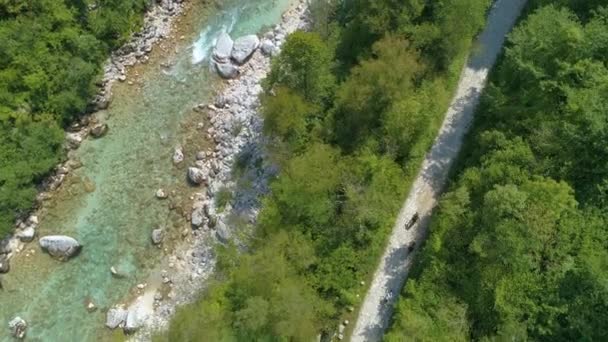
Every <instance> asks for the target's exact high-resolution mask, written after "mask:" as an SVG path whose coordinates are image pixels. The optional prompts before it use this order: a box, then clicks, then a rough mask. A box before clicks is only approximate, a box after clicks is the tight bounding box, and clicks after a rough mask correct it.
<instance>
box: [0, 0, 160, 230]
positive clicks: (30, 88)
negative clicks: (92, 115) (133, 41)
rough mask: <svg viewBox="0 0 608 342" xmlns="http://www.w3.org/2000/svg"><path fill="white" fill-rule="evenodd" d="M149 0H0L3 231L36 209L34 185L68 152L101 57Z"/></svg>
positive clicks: (123, 35) (0, 216)
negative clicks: (67, 141)
mask: <svg viewBox="0 0 608 342" xmlns="http://www.w3.org/2000/svg"><path fill="white" fill-rule="evenodd" d="M147 3H149V2H148V1H146V0H101V1H96V2H95V4H93V2H92V1H87V0H64V1H55V0H32V1H5V0H1V1H0V238H2V237H4V235H6V234H7V233H9V232H10V231H11V230H12V229H13V225H14V223H15V219H16V218H17V217H18V216H19V215H20V214H23V213H24V212H25V211H27V210H29V209H30V208H31V206H32V204H33V201H34V198H35V196H36V189H35V184H37V183H39V182H40V181H41V180H42V179H43V178H44V176H45V175H47V174H48V173H49V172H50V171H51V169H52V168H53V167H55V166H56V165H57V163H58V162H59V160H60V159H61V158H62V153H63V151H62V149H61V146H62V144H63V141H64V134H63V131H62V127H64V126H65V125H67V124H69V123H71V122H72V121H73V120H74V119H75V118H76V117H77V116H78V115H79V114H81V113H83V112H84V111H85V110H86V109H87V105H88V103H89V101H90V100H91V98H92V96H93V95H94V93H95V92H96V87H95V83H96V81H98V80H99V79H100V77H101V72H102V68H101V66H102V64H103V62H104V61H105V60H106V58H107V57H108V56H109V54H110V51H111V50H112V49H114V48H116V47H118V46H120V45H121V44H122V43H123V42H125V41H126V39H127V38H128V37H129V36H130V34H131V33H132V32H133V31H134V30H135V29H136V28H138V27H139V26H140V24H141V21H142V19H143V12H144V10H145V6H146V4H147ZM68 66H69V67H68Z"/></svg>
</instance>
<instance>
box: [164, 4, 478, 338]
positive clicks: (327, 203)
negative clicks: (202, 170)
mask: <svg viewBox="0 0 608 342" xmlns="http://www.w3.org/2000/svg"><path fill="white" fill-rule="evenodd" d="M489 4H490V1H489V0H464V1H463V0H445V1H437V2H432V3H431V2H427V1H421V0H408V1H394V0H381V1H343V2H342V1H322V0H321V1H314V2H313V3H312V4H311V7H310V12H311V15H312V17H313V22H314V24H313V28H312V30H311V32H296V33H294V34H292V35H291V36H289V37H288V39H287V41H286V43H285V44H284V45H283V48H282V53H281V54H280V55H279V56H278V57H276V58H275V59H274V60H273V63H272V69H271V72H270V74H269V76H268V78H267V80H266V83H265V95H263V98H262V105H263V109H262V115H263V116H264V119H265V124H264V130H265V133H266V135H267V137H268V139H269V140H270V141H271V143H270V144H269V149H270V159H271V160H269V161H267V162H271V163H273V164H275V165H278V166H279V168H280V170H281V171H280V173H279V175H278V176H277V177H276V178H275V179H274V180H273V181H272V184H271V190H272V191H271V194H269V195H268V196H266V197H265V198H264V199H263V208H262V211H261V213H260V216H259V220H258V226H257V230H256V232H255V236H254V237H253V238H252V239H251V240H250V241H249V247H248V248H247V251H245V252H244V253H239V252H237V251H238V249H237V247H235V246H226V247H220V248H219V249H218V256H219V260H218V272H217V274H216V277H215V279H214V280H213V281H212V282H211V284H210V285H209V286H208V288H207V289H206V290H205V291H204V293H202V294H201V298H200V299H199V300H198V301H196V302H195V303H193V304H190V305H187V306H185V307H183V308H181V309H180V310H178V312H177V313H176V315H175V316H174V318H173V320H172V322H171V326H170V329H169V331H167V332H166V333H165V334H163V335H161V336H157V340H170V341H200V340H206V341H231V340H239V341H242V340H246V341H279V340H293V341H310V340H312V339H314V338H315V337H316V336H317V335H318V334H319V333H320V332H327V333H331V332H332V331H333V330H334V329H335V320H336V319H337V318H338V317H339V316H340V314H341V313H343V312H344V311H346V310H347V309H349V308H352V307H354V306H356V305H357V304H358V303H359V301H360V300H361V299H362V298H360V297H359V294H364V291H365V289H364V288H362V287H361V285H360V282H361V280H363V279H367V277H368V276H369V274H370V273H371V272H372V271H373V268H374V267H375V266H376V260H377V256H378V255H379V253H380V252H381V250H382V248H383V245H384V242H385V239H386V236H387V234H388V233H389V232H390V229H391V227H392V225H393V222H394V218H395V215H396V213H397V212H398V209H399V207H400V205H401V202H402V200H403V197H404V195H405V193H406V191H407V190H408V186H409V182H410V181H411V180H412V179H413V177H414V176H415V174H416V172H417V170H418V167H419V164H420V161H421V160H422V158H423V156H424V154H425V152H426V150H427V149H428V147H429V146H430V144H431V143H432V141H433V139H434V136H435V134H436V132H437V129H438V126H439V124H440V123H441V121H442V119H443V118H442V115H443V113H444V112H445V108H447V106H448V102H449V100H450V96H451V91H452V90H453V87H454V85H455V83H456V81H457V79H458V75H459V73H460V70H461V68H462V65H463V61H464V58H465V56H466V55H467V54H468V51H469V50H470V48H471V41H472V38H473V37H474V35H475V34H476V33H477V32H478V31H479V30H480V29H481V28H482V27H483V25H484V21H485V20H484V19H485V14H486V10H487V8H488V6H489ZM464 17H466V18H467V20H462V18H464Z"/></svg>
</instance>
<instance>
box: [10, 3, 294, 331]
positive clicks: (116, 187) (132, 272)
mask: <svg viewBox="0 0 608 342" xmlns="http://www.w3.org/2000/svg"><path fill="white" fill-rule="evenodd" d="M193 1H198V2H199V3H201V4H195V5H194V6H193V8H192V11H191V12H190V13H189V14H188V15H187V16H186V17H185V18H184V20H183V22H185V23H184V24H182V25H181V26H182V31H183V32H180V33H179V35H184V38H185V39H184V40H183V41H179V42H178V43H177V48H175V47H174V46H171V49H170V52H168V53H166V54H163V53H162V52H159V50H158V48H156V50H155V53H154V55H153V56H152V58H151V60H150V62H149V63H148V64H147V65H142V66H138V67H136V68H135V69H134V70H133V71H137V73H138V75H139V76H137V75H134V74H135V73H134V72H131V73H130V75H129V80H131V81H133V83H134V84H133V85H129V84H127V83H124V84H116V85H115V86H114V89H113V92H114V99H113V103H112V105H111V107H110V108H109V110H107V111H105V112H103V113H99V114H100V116H101V117H103V118H105V120H104V121H105V122H107V123H108V125H109V126H110V131H109V133H108V135H107V136H106V137H104V138H102V139H99V140H86V141H85V142H84V143H83V144H82V146H81V147H80V149H79V150H78V151H77V156H78V158H79V159H80V160H81V161H82V163H83V167H81V168H80V169H78V170H75V171H74V172H73V173H71V174H70V176H69V177H68V179H67V180H66V182H65V183H64V184H63V185H62V187H61V188H60V190H59V191H58V192H57V193H56V194H55V197H54V199H53V200H52V201H49V203H48V204H47V205H46V207H45V212H44V213H43V215H42V217H41V223H40V227H39V229H38V234H39V235H49V234H66V235H70V236H73V237H75V238H76V239H78V240H79V241H80V242H81V244H83V246H84V248H83V251H82V253H81V254H80V255H79V256H78V257H76V258H74V259H72V260H70V261H68V262H65V263H62V262H58V261H55V260H53V259H51V258H50V257H49V256H48V255H46V254H44V253H42V252H41V251H40V248H39V247H38V245H37V242H36V241H34V242H33V243H30V244H28V245H27V246H26V249H25V251H24V252H22V253H21V254H19V255H18V256H16V257H15V258H13V260H12V264H13V269H12V270H11V272H10V273H9V274H7V275H5V276H4V277H3V285H4V291H0V340H1V341H11V337H10V335H9V329H8V327H7V324H8V322H9V320H10V319H12V318H13V317H14V316H21V317H22V318H24V319H25V320H26V321H27V322H28V325H29V326H28V330H27V337H26V340H27V341H45V342H46V341H58V342H68V341H78V342H80V341H100V340H110V339H112V338H113V337H115V334H119V333H117V332H115V333H112V332H110V331H109V330H107V329H105V328H104V322H105V312H106V310H107V309H108V308H109V307H110V306H111V305H113V304H115V303H117V302H120V301H121V300H125V299H126V298H128V297H129V295H130V294H129V289H131V288H133V287H134V286H135V285H136V284H137V282H138V281H143V280H144V279H145V278H146V275H147V274H148V273H149V271H150V269H151V268H153V267H154V265H155V264H157V263H158V262H159V260H160V258H161V257H162V256H163V255H166V253H165V252H164V251H162V250H160V249H158V248H156V247H154V246H152V243H151V241H150V232H151V231H152V230H153V229H154V228H156V227H158V226H161V227H164V228H165V229H167V230H168V231H170V232H171V234H172V235H176V236H177V235H179V232H181V231H182V230H183V229H185V228H187V227H189V225H188V223H187V222H185V220H184V219H183V216H182V215H180V210H179V207H180V206H182V205H183V208H186V209H187V207H186V203H187V202H188V197H189V195H190V193H191V192H192V191H193V189H189V188H188V186H187V185H186V179H185V174H186V173H185V167H186V166H187V165H188V164H189V163H191V162H192V161H193V159H194V153H195V152H196V151H197V150H199V149H204V148H205V146H206V143H205V141H204V139H203V135H202V133H201V132H200V131H197V130H196V123H197V122H203V121H204V120H205V118H204V114H197V113H194V112H193V111H192V107H193V106H194V105H196V104H198V103H201V102H205V101H206V100H209V99H210V97H211V96H212V94H213V91H214V87H215V86H216V85H217V84H218V83H219V80H218V78H217V77H216V76H215V75H214V74H213V73H211V72H210V70H209V63H208V57H209V53H210V51H211V48H212V46H213V43H214V41H215V39H216V38H217V36H218V35H219V33H220V32H222V31H228V32H230V33H231V34H232V36H233V37H238V36H240V35H243V34H249V33H256V32H260V30H262V29H264V28H265V27H269V26H271V25H274V24H276V23H278V22H279V21H280V17H281V14H282V13H283V11H284V10H285V9H287V7H288V5H289V3H290V0H229V1H217V2H221V3H222V6H221V7H222V8H213V9H209V8H203V7H204V6H208V5H203V4H202V2H203V1H201V0H193ZM205 3H207V2H205ZM179 35H178V36H179ZM174 49H175V50H174ZM167 62H168V63H170V65H172V66H171V67H169V68H164V67H161V64H162V63H167ZM186 142H188V144H187V145H185V146H184V147H185V149H186V161H185V162H184V163H183V165H182V166H181V167H175V166H173V165H172V163H171V155H172V152H173V148H174V147H175V146H176V145H180V144H185V143H186ZM161 187H162V188H164V189H165V190H166V191H169V192H170V191H173V190H175V191H176V192H177V194H178V195H177V196H175V197H174V199H173V201H174V202H175V203H176V206H177V207H178V210H169V206H168V201H160V200H158V199H156V198H155V196H154V193H155V191H156V189H158V188H161ZM180 196H181V198H180ZM112 266H114V267H115V268H116V269H118V270H119V272H122V273H125V274H126V275H127V276H126V277H125V278H123V279H117V278H114V277H112V276H111V274H110V268H111V267H112ZM88 300H91V301H92V302H93V303H94V304H95V305H96V306H97V308H98V309H97V310H96V311H95V312H92V313H89V312H88V311H87V309H86V306H85V305H86V304H85V303H86V302H87V301H88Z"/></svg>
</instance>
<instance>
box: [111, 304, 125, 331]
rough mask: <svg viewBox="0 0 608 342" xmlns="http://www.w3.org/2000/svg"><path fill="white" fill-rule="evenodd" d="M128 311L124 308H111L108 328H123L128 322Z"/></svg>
mask: <svg viewBox="0 0 608 342" xmlns="http://www.w3.org/2000/svg"><path fill="white" fill-rule="evenodd" d="M127 314H128V311H127V310H125V309H123V308H111V309H110V310H108V313H107V315H106V327H108V328H110V329H116V328H118V327H123V326H124V324H125V322H126V320H127Z"/></svg>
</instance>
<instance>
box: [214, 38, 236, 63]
mask: <svg viewBox="0 0 608 342" xmlns="http://www.w3.org/2000/svg"><path fill="white" fill-rule="evenodd" d="M233 45H234V41H233V40H232V38H230V35H229V34H228V33H226V32H223V33H222V34H220V36H219V37H218V38H217V42H216V43H215V48H214V49H213V59H215V60H216V61H218V62H219V63H225V62H227V61H228V60H229V59H230V54H231V53H232V47H233Z"/></svg>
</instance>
